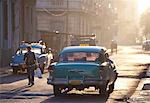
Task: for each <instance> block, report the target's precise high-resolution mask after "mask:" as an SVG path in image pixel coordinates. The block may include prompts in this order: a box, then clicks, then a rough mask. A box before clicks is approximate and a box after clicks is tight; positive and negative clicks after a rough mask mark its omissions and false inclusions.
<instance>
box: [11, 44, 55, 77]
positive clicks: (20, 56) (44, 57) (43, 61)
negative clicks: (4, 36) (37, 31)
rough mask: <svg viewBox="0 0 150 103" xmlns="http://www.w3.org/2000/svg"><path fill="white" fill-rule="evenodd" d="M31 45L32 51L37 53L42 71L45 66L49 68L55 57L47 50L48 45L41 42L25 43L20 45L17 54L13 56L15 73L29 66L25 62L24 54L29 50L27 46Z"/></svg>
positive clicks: (12, 61)
mask: <svg viewBox="0 0 150 103" xmlns="http://www.w3.org/2000/svg"><path fill="white" fill-rule="evenodd" d="M29 45H30V46H31V51H32V52H34V53H35V57H36V59H37V65H38V66H39V67H40V69H41V71H42V73H43V72H44V68H48V67H49V65H50V62H51V59H53V57H52V54H50V53H48V52H46V46H44V45H41V44H39V43H30V44H29V43H23V44H21V45H20V46H19V48H18V50H17V51H16V53H15V55H14V56H12V60H11V63H10V66H11V67H12V68H13V73H14V74H16V73H17V72H18V71H19V70H22V71H24V70H25V69H26V68H27V67H26V65H25V62H24V54H25V53H26V52H27V49H26V48H27V47H28V46H29Z"/></svg>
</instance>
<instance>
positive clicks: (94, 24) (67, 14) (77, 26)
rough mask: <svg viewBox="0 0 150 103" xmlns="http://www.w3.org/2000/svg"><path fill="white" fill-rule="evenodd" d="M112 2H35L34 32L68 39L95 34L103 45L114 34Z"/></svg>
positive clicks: (67, 0)
mask: <svg viewBox="0 0 150 103" xmlns="http://www.w3.org/2000/svg"><path fill="white" fill-rule="evenodd" d="M110 4H111V0H37V5H36V8H37V9H36V10H37V30H38V32H39V34H40V35H39V37H40V36H42V33H40V31H47V32H50V33H55V32H56V31H59V33H60V34H61V33H64V34H70V35H90V34H96V38H97V41H98V42H97V44H98V45H106V44H107V42H108V41H110V40H111V39H112V37H113V36H112V34H111V33H110V32H111V30H112V29H113V30H114V28H113V27H114V25H113V24H114V20H113V18H112V16H114V11H113V9H114V8H113V6H111V7H110Z"/></svg>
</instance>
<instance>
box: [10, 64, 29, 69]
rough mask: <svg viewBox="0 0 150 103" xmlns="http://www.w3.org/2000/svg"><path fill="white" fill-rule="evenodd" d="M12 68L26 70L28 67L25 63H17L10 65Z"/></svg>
mask: <svg viewBox="0 0 150 103" xmlns="http://www.w3.org/2000/svg"><path fill="white" fill-rule="evenodd" d="M10 66H11V67H20V68H26V65H25V64H24V63H21V64H17V63H10Z"/></svg>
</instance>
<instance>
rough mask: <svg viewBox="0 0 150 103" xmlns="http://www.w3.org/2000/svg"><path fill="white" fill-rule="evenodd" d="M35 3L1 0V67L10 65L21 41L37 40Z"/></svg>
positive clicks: (29, 0)
mask: <svg viewBox="0 0 150 103" xmlns="http://www.w3.org/2000/svg"><path fill="white" fill-rule="evenodd" d="M35 3H36V0H0V15H1V16H0V67H3V66H8V65H9V62H10V60H11V56H12V54H13V53H15V51H16V49H17V48H18V46H19V44H20V42H21V41H23V40H24V41H33V40H35V37H36V35H35V34H36V29H35V28H36V17H35V16H36V15H35ZM6 58H7V59H6Z"/></svg>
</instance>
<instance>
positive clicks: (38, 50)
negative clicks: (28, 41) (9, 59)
mask: <svg viewBox="0 0 150 103" xmlns="http://www.w3.org/2000/svg"><path fill="white" fill-rule="evenodd" d="M31 51H32V52H34V53H35V54H41V49H40V48H31ZM26 52H27V49H26V48H21V49H19V50H17V52H16V54H25V53H26Z"/></svg>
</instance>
